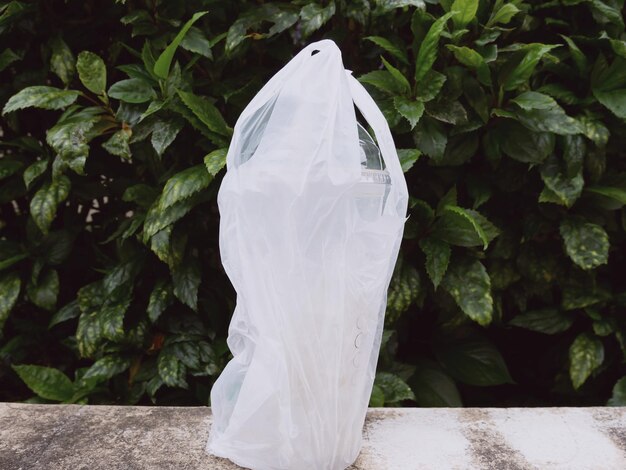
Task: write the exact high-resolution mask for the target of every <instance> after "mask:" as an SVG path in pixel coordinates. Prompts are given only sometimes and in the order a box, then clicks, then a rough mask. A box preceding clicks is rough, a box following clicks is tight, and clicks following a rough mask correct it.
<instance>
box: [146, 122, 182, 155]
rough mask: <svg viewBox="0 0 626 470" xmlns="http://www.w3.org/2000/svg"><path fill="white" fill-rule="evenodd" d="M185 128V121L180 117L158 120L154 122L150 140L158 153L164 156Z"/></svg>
mask: <svg viewBox="0 0 626 470" xmlns="http://www.w3.org/2000/svg"><path fill="white" fill-rule="evenodd" d="M182 128H183V121H182V120H181V119H180V118H178V119H168V120H165V121H163V120H158V121H157V122H155V123H154V127H153V130H152V136H151V138H150V142H151V143H152V147H154V150H156V153H157V155H159V157H160V156H162V155H163V154H164V153H165V151H166V150H167V148H168V147H169V146H170V145H171V144H172V142H174V139H175V138H176V136H177V135H178V133H179V132H180V131H181V129H182Z"/></svg>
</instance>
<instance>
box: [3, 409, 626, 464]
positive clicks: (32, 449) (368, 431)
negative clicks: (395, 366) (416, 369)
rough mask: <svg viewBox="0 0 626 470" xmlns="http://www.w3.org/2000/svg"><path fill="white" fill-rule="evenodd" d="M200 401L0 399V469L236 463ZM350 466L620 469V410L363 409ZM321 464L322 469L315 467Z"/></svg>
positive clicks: (624, 443) (624, 449)
mask: <svg viewBox="0 0 626 470" xmlns="http://www.w3.org/2000/svg"><path fill="white" fill-rule="evenodd" d="M210 422H211V410H210V408H208V407H165V406H162V407H138V406H81V405H33V404H21V403H0V470H27V469H37V470H39V469H55V470H57V469H58V470H65V469H68V470H69V469H71V470H83V469H84V470H87V469H89V470H100V469H107V470H116V469H124V470H134V469H206V470H212V469H220V470H229V469H237V468H240V467H237V466H236V465H234V464H232V463H230V462H229V461H228V460H224V459H219V458H215V457H212V456H209V455H208V454H206V453H205V451H204V448H205V444H206V440H207V438H208V433H209V427H210ZM363 433H364V437H365V442H364V446H363V450H362V451H361V455H360V456H359V458H358V459H357V461H356V462H355V464H354V465H353V466H352V467H351V469H352V470H374V469H375V470H387V469H389V470H404V469H407V470H413V469H415V470H417V469H434V470H440V469H463V470H466V469H467V470H469V469H498V470H500V469H505V470H517V469H520V470H521V469H542V470H543V469H551V470H552V469H563V470H565V469H567V470H577V469H593V470H605V469H606V470H611V469H616V470H617V469H619V470H623V469H626V407H610V408H609V407H607V408H604V407H589V408H430V409H429V408H401V409H399V408H395V409H392V408H385V409H371V410H370V411H369V413H368V416H367V421H366V423H365V428H364V430H363ZM320 470H323V469H320Z"/></svg>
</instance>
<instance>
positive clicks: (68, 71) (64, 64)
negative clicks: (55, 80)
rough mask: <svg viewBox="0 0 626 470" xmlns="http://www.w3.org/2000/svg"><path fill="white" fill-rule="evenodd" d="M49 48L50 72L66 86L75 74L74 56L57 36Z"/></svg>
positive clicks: (51, 41)
mask: <svg viewBox="0 0 626 470" xmlns="http://www.w3.org/2000/svg"><path fill="white" fill-rule="evenodd" d="M50 47H51V48H52V55H51V56H50V70H52V71H53V72H54V73H55V74H56V75H57V76H58V77H59V78H60V79H61V80H62V81H63V83H64V84H65V85H68V84H69V83H70V82H71V81H72V77H73V76H74V73H75V72H76V68H75V67H74V62H75V59H74V54H72V51H71V50H70V48H69V46H68V45H67V43H66V42H65V41H64V40H63V38H62V37H61V36H59V35H54V36H53V37H52V39H51V40H50ZM7 50H10V49H7Z"/></svg>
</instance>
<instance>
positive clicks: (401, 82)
mask: <svg viewBox="0 0 626 470" xmlns="http://www.w3.org/2000/svg"><path fill="white" fill-rule="evenodd" d="M380 58H381V60H382V61H383V65H384V66H385V68H386V69H387V71H388V72H389V73H390V74H391V76H392V77H393V79H394V80H395V81H396V82H397V83H398V86H399V87H400V89H401V90H402V93H403V94H407V93H409V92H410V91H411V85H410V84H409V81H408V80H407V79H406V77H405V76H404V75H403V74H402V72H400V71H399V70H398V69H397V68H395V67H394V66H393V65H391V64H390V63H389V62H387V61H386V60H385V58H384V57H382V56H381V57H380Z"/></svg>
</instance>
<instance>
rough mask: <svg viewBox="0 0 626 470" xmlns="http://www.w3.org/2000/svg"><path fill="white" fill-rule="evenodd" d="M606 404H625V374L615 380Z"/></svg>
mask: <svg viewBox="0 0 626 470" xmlns="http://www.w3.org/2000/svg"><path fill="white" fill-rule="evenodd" d="M606 404H607V406H626V375H625V376H624V377H622V378H621V379H619V380H618V381H617V382H615V385H614V386H613V393H612V395H611V398H609V401H608V402H607V403H606Z"/></svg>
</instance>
